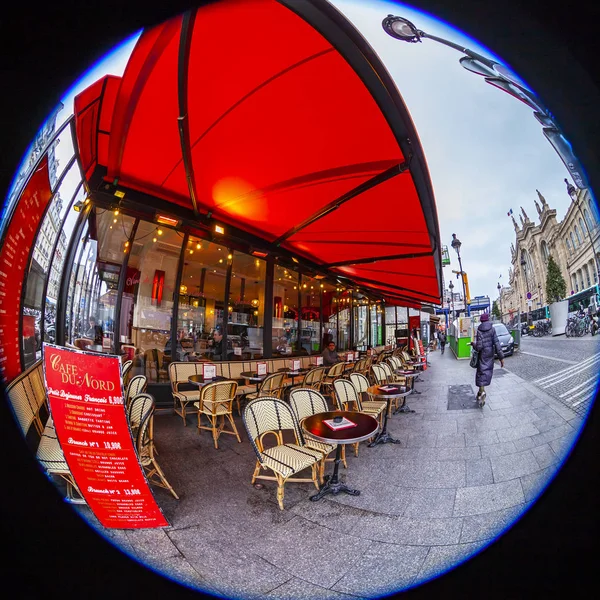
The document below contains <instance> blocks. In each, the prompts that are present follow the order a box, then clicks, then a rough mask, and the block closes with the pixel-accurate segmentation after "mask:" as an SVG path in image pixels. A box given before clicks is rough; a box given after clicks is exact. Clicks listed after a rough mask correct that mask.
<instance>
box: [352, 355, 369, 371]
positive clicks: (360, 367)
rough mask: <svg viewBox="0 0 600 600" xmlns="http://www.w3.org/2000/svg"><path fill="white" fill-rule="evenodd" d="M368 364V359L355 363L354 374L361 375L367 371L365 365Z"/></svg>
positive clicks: (361, 359)
mask: <svg viewBox="0 0 600 600" xmlns="http://www.w3.org/2000/svg"><path fill="white" fill-rule="evenodd" d="M366 363H367V359H366V358H360V359H358V360H357V361H356V362H355V363H354V368H353V369H352V372H353V373H361V372H362V371H364V369H365V364H366Z"/></svg>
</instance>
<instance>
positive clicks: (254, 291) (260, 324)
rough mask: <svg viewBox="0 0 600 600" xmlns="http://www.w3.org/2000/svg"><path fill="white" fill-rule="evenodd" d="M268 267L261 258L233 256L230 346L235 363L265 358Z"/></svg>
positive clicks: (229, 319) (245, 255)
mask: <svg viewBox="0 0 600 600" xmlns="http://www.w3.org/2000/svg"><path fill="white" fill-rule="evenodd" d="M266 268H267V267H266V262H265V261H264V260H262V259H260V258H256V257H254V256H250V255H248V254H243V253H241V252H234V253H233V268H232V274H231V284H230V288H229V302H228V307H227V311H228V316H229V318H228V325H227V343H228V345H231V347H232V350H233V358H234V360H235V359H240V360H241V359H252V358H257V357H262V356H263V350H264V348H263V338H264V325H265V278H266Z"/></svg>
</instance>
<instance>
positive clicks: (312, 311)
mask: <svg viewBox="0 0 600 600" xmlns="http://www.w3.org/2000/svg"><path fill="white" fill-rule="evenodd" d="M321 289H322V288H321V284H320V282H319V280H318V279H315V278H313V277H309V276H307V275H303V276H302V280H301V287H300V298H301V317H302V320H301V321H302V322H301V327H302V346H301V348H302V350H301V353H302V354H304V353H305V352H304V351H306V352H307V353H308V354H315V353H318V352H319V350H320V344H321V340H320V338H321V332H320V311H321V308H320V307H321Z"/></svg>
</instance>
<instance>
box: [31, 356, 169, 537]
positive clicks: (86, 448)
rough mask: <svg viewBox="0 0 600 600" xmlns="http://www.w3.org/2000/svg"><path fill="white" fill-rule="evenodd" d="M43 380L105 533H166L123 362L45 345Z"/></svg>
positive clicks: (66, 449) (73, 466) (74, 468)
mask: <svg viewBox="0 0 600 600" xmlns="http://www.w3.org/2000/svg"><path fill="white" fill-rule="evenodd" d="M43 355H44V378H45V382H46V390H47V394H48V402H49V406H50V414H51V416H52V419H53V421H54V426H55V428H56V434H57V436H58V441H59V443H60V446H61V448H62V451H63V453H64V456H65V460H66V461H67V464H68V465H69V469H70V470H71V473H72V475H73V477H74V479H75V482H76V483H77V487H78V488H79V490H80V491H81V493H82V495H83V497H84V499H85V501H86V502H87V504H88V506H89V507H90V509H91V510H92V512H93V513H94V515H95V516H96V517H97V519H98V520H99V521H100V523H101V525H102V526H103V527H106V528H116V529H140V528H153V527H167V526H168V525H169V523H168V522H167V520H166V519H165V517H164V515H163V514H162V511H161V510H160V507H159V506H158V504H157V503H156V500H155V499H154V496H153V494H152V491H151V490H150V487H149V485H148V482H147V480H146V476H145V474H144V471H143V468H142V466H141V464H140V462H139V459H138V456H137V453H136V450H135V447H134V443H133V438H132V435H131V431H130V429H129V424H128V421H127V417H126V413H125V406H124V404H123V381H122V377H121V359H120V357H118V356H111V355H106V354H104V355H103V354H100V353H92V352H83V351H81V350H73V349H70V348H63V347H60V346H55V345H53V344H44V347H43Z"/></svg>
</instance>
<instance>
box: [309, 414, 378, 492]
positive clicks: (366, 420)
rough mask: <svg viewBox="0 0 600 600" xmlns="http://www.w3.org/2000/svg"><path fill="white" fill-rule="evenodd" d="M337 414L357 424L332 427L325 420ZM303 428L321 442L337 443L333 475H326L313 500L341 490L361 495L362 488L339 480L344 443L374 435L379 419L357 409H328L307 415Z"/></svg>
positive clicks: (366, 438) (362, 439)
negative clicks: (355, 488) (335, 428)
mask: <svg viewBox="0 0 600 600" xmlns="http://www.w3.org/2000/svg"><path fill="white" fill-rule="evenodd" d="M337 416H341V417H346V419H348V420H349V421H352V422H353V423H354V424H355V426H354V427H348V428H346V429H338V430H333V429H331V428H330V427H329V426H328V425H327V424H326V423H325V421H327V420H329V419H333V418H334V417H337ZM302 428H303V429H304V430H305V431H306V432H307V433H309V434H310V435H311V436H312V437H314V438H315V439H317V440H319V441H321V442H325V443H328V444H337V448H336V451H335V463H334V467H333V475H331V477H329V476H328V475H327V476H326V477H325V484H324V485H323V486H322V487H321V489H320V490H319V491H318V492H317V493H316V494H315V495H314V496H311V497H310V499H311V501H312V502H316V501H317V500H320V499H321V498H323V496H326V495H327V494H333V495H334V496H335V495H337V494H339V493H340V492H344V493H346V494H349V495H350V496H359V495H360V490H354V489H351V488H349V487H348V486H347V485H346V484H344V483H341V482H340V481H339V480H338V471H339V467H340V460H341V456H342V444H355V443H356V442H362V441H364V440H368V439H369V438H370V437H373V435H374V434H375V433H376V432H377V430H378V429H379V423H378V422H377V419H375V418H374V417H372V416H371V415H366V414H364V413H360V412H355V411H328V412H323V413H318V414H316V415H311V416H310V417H307V418H306V419H304V421H302Z"/></svg>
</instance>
